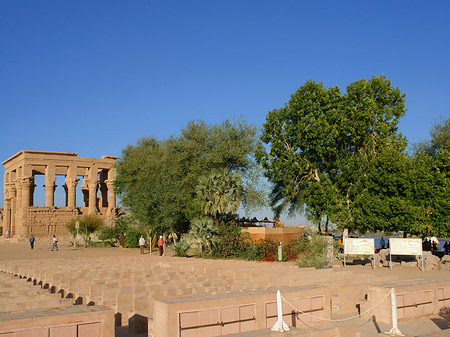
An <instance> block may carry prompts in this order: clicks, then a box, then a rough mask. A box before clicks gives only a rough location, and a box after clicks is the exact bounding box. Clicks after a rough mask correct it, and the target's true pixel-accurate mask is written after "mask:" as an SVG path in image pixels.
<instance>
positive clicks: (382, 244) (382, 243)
mask: <svg viewBox="0 0 450 337" xmlns="http://www.w3.org/2000/svg"><path fill="white" fill-rule="evenodd" d="M385 244H386V242H385V241H384V238H383V237H381V239H380V246H381V249H384V245H385Z"/></svg>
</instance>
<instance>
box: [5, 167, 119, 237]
mask: <svg viewBox="0 0 450 337" xmlns="http://www.w3.org/2000/svg"><path fill="white" fill-rule="evenodd" d="M67 173H68V174H67V175H66V178H65V185H64V186H63V187H64V189H65V191H66V207H67V208H69V209H74V208H76V188H77V185H78V182H79V181H80V179H79V178H78V177H77V176H76V170H75V169H71V168H69V169H68V172H67ZM5 178H6V177H5ZM114 179H115V169H110V170H109V171H106V170H105V171H102V172H101V174H100V179H98V173H97V169H96V168H95V167H93V168H90V169H88V172H87V174H86V175H85V176H84V179H83V185H82V186H81V189H82V191H83V194H84V202H85V204H84V206H85V207H86V206H87V208H88V211H87V213H88V214H96V213H97V190H98V188H100V191H101V198H100V200H101V201H102V204H101V205H100V207H106V206H107V207H108V210H107V213H108V216H113V215H114V212H115V208H116V195H115V191H114V184H113V182H114ZM44 182H45V183H44V188H45V206H46V207H54V205H55V204H54V199H55V190H56V184H55V182H56V175H55V170H54V168H52V167H50V166H49V167H47V168H46V170H45V178H44ZM4 185H5V191H4V192H5V193H4V219H3V221H4V223H5V224H6V226H5V227H6V229H7V230H8V231H9V235H14V234H23V233H16V230H15V225H16V224H18V223H22V221H21V220H25V216H26V211H25V209H26V208H27V207H30V206H33V195H34V190H35V187H36V185H35V179H34V176H29V177H19V178H16V179H14V180H13V181H11V180H10V177H8V180H6V179H5V183H4ZM106 196H108V197H107V199H108V200H107V202H106ZM21 227H22V226H20V228H21Z"/></svg>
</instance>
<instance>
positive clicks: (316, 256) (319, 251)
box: [297, 235, 328, 269]
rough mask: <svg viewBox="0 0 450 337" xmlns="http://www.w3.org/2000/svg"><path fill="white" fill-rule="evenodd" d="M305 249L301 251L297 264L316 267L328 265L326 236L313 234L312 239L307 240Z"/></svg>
mask: <svg viewBox="0 0 450 337" xmlns="http://www.w3.org/2000/svg"><path fill="white" fill-rule="evenodd" d="M305 242H306V244H305V250H304V251H302V252H300V253H299V255H298V259H297V265H298V266H299V267H300V268H305V267H314V268H317V269H322V268H325V267H326V266H327V247H328V242H327V240H326V237H323V236H320V235H313V236H312V237H311V240H305Z"/></svg>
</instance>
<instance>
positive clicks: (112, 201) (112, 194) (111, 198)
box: [105, 180, 116, 217]
mask: <svg viewBox="0 0 450 337" xmlns="http://www.w3.org/2000/svg"><path fill="white" fill-rule="evenodd" d="M105 183H106V186H107V187H108V216H111V217H113V216H114V215H115V210H116V191H115V187H114V181H111V180H106V181H105Z"/></svg>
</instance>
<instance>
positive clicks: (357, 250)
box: [344, 238, 375, 269]
mask: <svg viewBox="0 0 450 337" xmlns="http://www.w3.org/2000/svg"><path fill="white" fill-rule="evenodd" d="M345 255H372V256H373V261H372V267H373V268H374V269H375V240H374V239H370V238H367V239H365V238H363V239H356V238H346V239H344V268H347V265H346V261H345Z"/></svg>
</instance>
